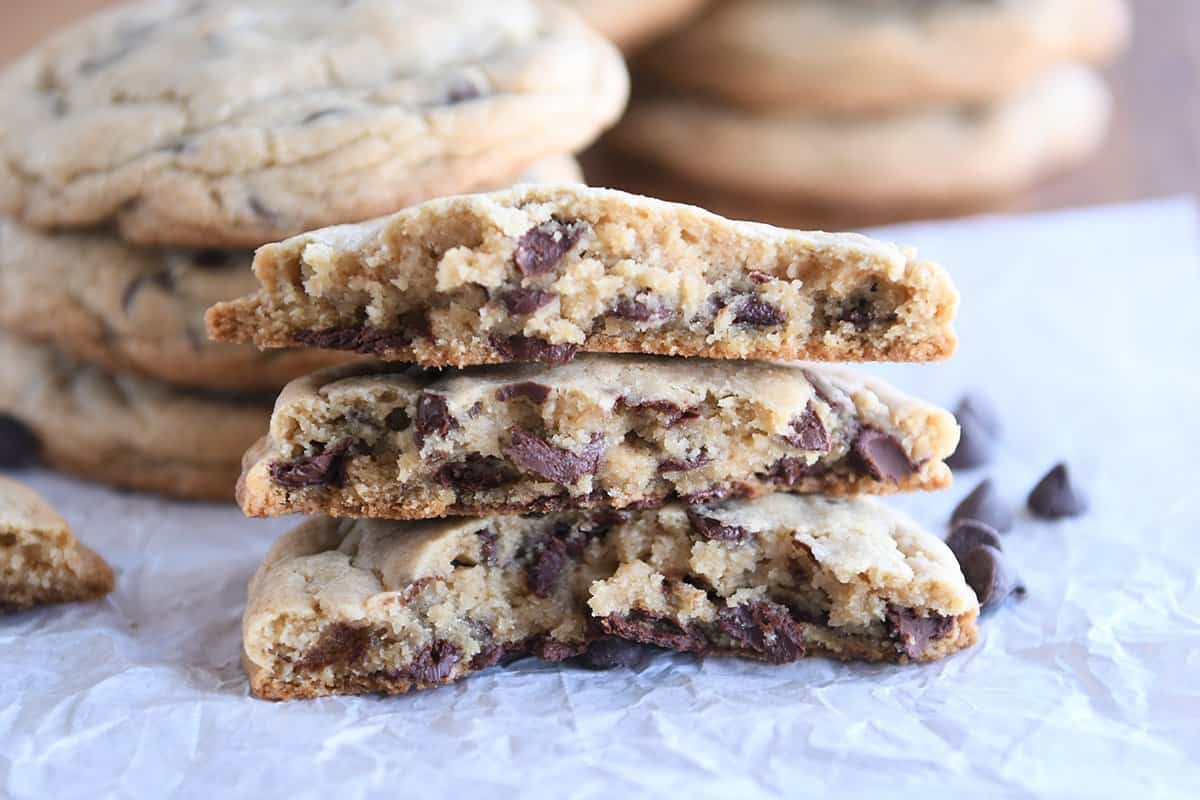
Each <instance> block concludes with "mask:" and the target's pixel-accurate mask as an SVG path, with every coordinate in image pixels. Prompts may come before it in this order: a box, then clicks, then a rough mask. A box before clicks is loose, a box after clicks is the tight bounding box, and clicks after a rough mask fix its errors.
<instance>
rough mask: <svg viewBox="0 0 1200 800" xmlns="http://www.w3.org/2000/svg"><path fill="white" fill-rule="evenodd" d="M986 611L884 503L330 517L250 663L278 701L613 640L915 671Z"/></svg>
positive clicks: (284, 582) (276, 565) (253, 615)
mask: <svg viewBox="0 0 1200 800" xmlns="http://www.w3.org/2000/svg"><path fill="white" fill-rule="evenodd" d="M977 613H978V604H977V602H976V600H975V596H974V595H973V594H972V593H971V590H970V589H969V588H968V587H967V585H966V583H965V581H964V580H963V577H962V573H961V571H960V570H959V567H958V564H957V562H956V561H955V559H954V556H953V555H952V554H951V552H950V551H949V549H947V547H946V545H945V544H943V543H942V542H941V541H939V540H938V539H937V538H936V537H934V536H931V535H930V534H928V533H926V532H924V531H923V530H921V529H920V528H918V527H917V526H916V525H915V523H913V522H912V521H911V520H909V519H908V518H907V517H904V516H903V515H901V514H898V513H896V512H894V511H890V510H888V509H887V508H885V507H883V506H881V505H879V504H877V503H875V502H873V501H871V500H867V499H857V500H843V501H839V500H830V499H826V498H819V497H816V498H813V497H798V496H795V495H771V496H769V497H765V498H761V499H759V500H754V501H741V502H729V503H726V504H723V505H717V506H692V507H688V506H669V507H666V508H663V509H659V510H642V511H634V512H615V511H611V510H609V511H602V512H592V513H587V512H575V513H561V514H552V515H550V516H545V517H528V518H522V517H494V518H483V519H467V520H464V519H454V520H446V521H443V522H421V523H412V522H408V523H404V522H394V521H393V522H381V521H369V520H345V521H341V522H338V521H335V520H332V519H328V518H323V517H322V518H316V519H313V520H310V521H309V522H307V523H305V524H304V525H302V526H301V527H300V528H299V529H297V530H295V531H293V532H292V533H290V534H288V535H286V536H284V537H283V538H282V539H281V540H280V541H279V542H277V543H276V544H275V546H274V548H272V550H271V552H270V553H269V554H268V556H267V558H266V561H265V562H264V563H263V565H262V566H261V567H260V568H259V571H258V573H257V575H255V577H254V579H253V580H252V581H251V584H250V599H249V607H248V608H247V610H246V615H245V618H244V620H243V645H244V658H243V663H244V664H245V666H246V670H247V672H248V673H249V676H250V685H251V688H252V689H253V691H254V693H255V694H257V695H258V696H260V697H264V698H270V699H290V698H301V697H317V696H321V695H330V694H350V693H357V692H376V691H380V692H389V693H400V692H407V691H409V690H410V689H414V688H427V687H432V686H437V685H439V684H445V683H451V682H453V681H455V680H458V679H460V678H463V677H466V676H467V675H469V674H471V673H473V672H477V671H479V670H481V669H485V668H487V667H490V666H493V665H495V664H497V663H500V662H501V661H503V660H505V659H510V658H514V657H518V656H526V655H534V656H537V657H539V658H543V659H546V660H550V661H558V660H562V659H564V658H568V657H570V656H574V655H578V654H581V653H583V652H585V651H586V650H587V648H588V647H589V645H590V644H591V643H593V642H596V641H597V640H602V639H604V638H605V637H615V638H618V639H622V640H629V641H634V642H640V643H643V644H646V645H652V646H655V647H661V648H666V649H669V650H675V651H679V652H686V653H694V654H697V655H708V654H712V655H739V656H744V657H747V658H753V659H758V660H760V661H764V662H767V663H769V664H785V663H789V662H792V661H796V660H797V659H800V658H803V657H805V656H812V655H827V656H832V657H834V658H841V659H866V660H870V661H893V662H901V663H905V662H916V661H928V660H932V659H937V658H942V657H944V656H947V655H949V654H951V653H954V652H956V651H958V650H960V649H962V648H965V647H969V646H970V645H971V644H973V643H974V641H975V639H976V636H977V631H976V627H975V618H976V616H977Z"/></svg>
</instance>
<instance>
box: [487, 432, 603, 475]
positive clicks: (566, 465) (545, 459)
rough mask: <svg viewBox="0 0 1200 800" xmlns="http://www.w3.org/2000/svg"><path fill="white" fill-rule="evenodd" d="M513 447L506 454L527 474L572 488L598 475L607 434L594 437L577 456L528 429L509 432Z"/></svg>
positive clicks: (509, 447)
mask: <svg viewBox="0 0 1200 800" xmlns="http://www.w3.org/2000/svg"><path fill="white" fill-rule="evenodd" d="M508 435H509V445H508V447H507V448H505V450H504V454H505V455H506V456H508V457H509V458H510V459H512V461H513V463H514V464H516V465H517V466H518V467H520V468H521V469H523V470H525V471H526V472H532V473H533V474H535V475H537V476H539V477H542V478H545V479H546V480H548V481H554V482H555V483H557V484H559V485H560V486H571V485H573V484H574V483H575V482H576V481H578V480H579V479H580V478H582V477H583V476H584V475H594V474H595V473H596V469H597V467H599V466H600V456H601V455H603V453H604V434H601V433H594V434H592V438H591V440H590V441H589V442H588V443H587V444H586V445H584V447H583V452H581V453H573V452H571V451H570V450H563V449H562V448H560V447H555V446H554V445H552V444H550V443H549V442H547V441H546V440H545V439H543V438H542V437H540V436H538V435H537V434H534V433H530V432H529V431H527V430H525V429H524V428H518V427H512V428H509V429H508Z"/></svg>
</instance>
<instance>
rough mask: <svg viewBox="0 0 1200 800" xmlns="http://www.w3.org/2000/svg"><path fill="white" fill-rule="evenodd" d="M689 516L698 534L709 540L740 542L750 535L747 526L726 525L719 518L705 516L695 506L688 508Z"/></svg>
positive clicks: (693, 528)
mask: <svg viewBox="0 0 1200 800" xmlns="http://www.w3.org/2000/svg"><path fill="white" fill-rule="evenodd" d="M687 517H688V522H690V523H692V530H694V531H695V532H696V535H697V536H699V537H700V538H701V539H704V540H706V541H709V542H740V541H742V540H744V539H745V538H746V537H747V536H749V535H750V532H749V531H747V530H746V529H745V528H742V527H739V526H736V525H726V524H724V523H722V522H721V521H720V520H718V519H713V518H712V517H706V516H704V515H703V514H701V513H700V512H699V511H697V510H696V509H694V508H689V509H688V510H687Z"/></svg>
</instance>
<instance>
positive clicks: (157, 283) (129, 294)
mask: <svg viewBox="0 0 1200 800" xmlns="http://www.w3.org/2000/svg"><path fill="white" fill-rule="evenodd" d="M147 286H154V287H157V288H159V289H162V290H163V291H164V292H169V291H171V290H172V289H174V288H175V278H174V276H173V275H171V273H170V272H169V271H167V270H165V269H164V270H159V271H158V272H152V273H150V274H149V275H139V276H137V277H136V278H134V279H133V280H131V281H130V282H129V285H128V286H126V287H125V291H124V292H123V293H122V294H121V308H122V310H124V311H126V312H128V311H129V309H130V307H132V306H133V301H134V298H136V297H137V296H138V294H140V293H141V291H142V289H144V288H146V287H147Z"/></svg>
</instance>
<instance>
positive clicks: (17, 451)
mask: <svg viewBox="0 0 1200 800" xmlns="http://www.w3.org/2000/svg"><path fill="white" fill-rule="evenodd" d="M41 451H42V442H41V440H40V439H39V438H38V436H37V434H36V433H34V432H33V430H32V429H31V428H30V427H29V426H28V425H26V424H25V423H24V422H21V421H20V420H18V419H16V418H14V417H10V416H9V415H7V414H0V467H3V468H4V469H16V468H19V467H29V466H32V465H33V464H35V463H37V461H38V457H39V456H40V455H41Z"/></svg>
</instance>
